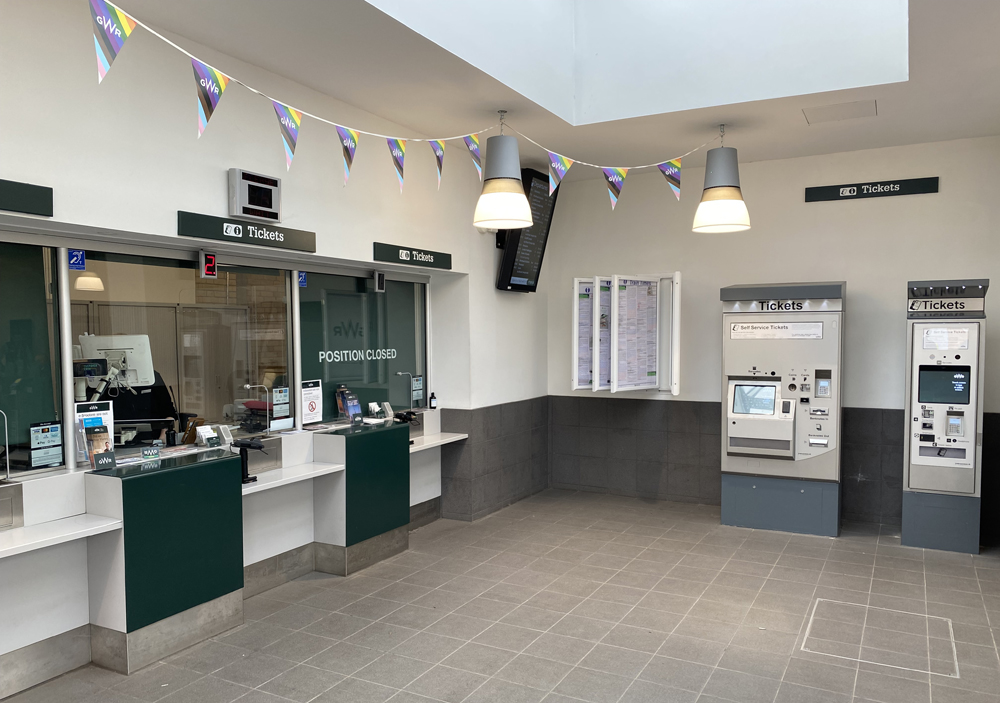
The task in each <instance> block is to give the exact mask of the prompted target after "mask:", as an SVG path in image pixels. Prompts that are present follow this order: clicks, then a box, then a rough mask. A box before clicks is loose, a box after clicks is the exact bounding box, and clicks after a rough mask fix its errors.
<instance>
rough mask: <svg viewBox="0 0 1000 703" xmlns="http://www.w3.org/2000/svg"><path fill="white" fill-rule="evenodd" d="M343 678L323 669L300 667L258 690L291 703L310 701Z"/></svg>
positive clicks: (290, 670)
mask: <svg viewBox="0 0 1000 703" xmlns="http://www.w3.org/2000/svg"><path fill="white" fill-rule="evenodd" d="M343 678H344V677H343V676H341V675H340V674H335V673H333V672H330V671H326V670H324V669H318V668H316V667H312V666H306V665H300V666H297V667H295V668H294V669H289V670H288V671H286V672H285V673H283V674H280V675H279V676H276V677H275V678H273V679H271V680H270V681H268V682H267V683H265V684H264V685H263V686H261V687H260V690H262V691H264V692H266V693H273V694H274V695H276V696H281V697H282V698H289V699H291V700H293V701H301V702H302V703H306V701H311V700H312V699H313V698H315V697H316V696H318V695H319V694H321V693H323V692H324V691H326V690H328V689H330V688H333V686H335V685H336V684H338V683H340V682H341V681H342V680H343Z"/></svg>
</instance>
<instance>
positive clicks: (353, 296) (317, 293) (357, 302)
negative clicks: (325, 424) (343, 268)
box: [299, 273, 430, 421]
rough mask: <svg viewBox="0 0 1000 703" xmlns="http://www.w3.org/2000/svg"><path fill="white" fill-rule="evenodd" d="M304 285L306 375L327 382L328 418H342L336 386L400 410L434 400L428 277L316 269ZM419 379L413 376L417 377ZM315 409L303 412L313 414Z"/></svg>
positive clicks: (301, 307)
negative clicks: (380, 278)
mask: <svg viewBox="0 0 1000 703" xmlns="http://www.w3.org/2000/svg"><path fill="white" fill-rule="evenodd" d="M306 280H307V285H306V286H305V287H304V288H300V289H299V314H300V318H301V326H302V340H301V341H302V381H303V382H304V383H308V382H309V381H316V380H318V381H321V382H322V391H323V394H322V395H323V403H322V408H323V414H322V419H323V420H324V421H331V420H335V419H337V417H338V416H339V408H338V403H337V394H336V391H337V388H338V387H340V388H342V389H346V390H347V391H349V392H351V393H353V394H355V395H356V396H357V398H358V401H359V405H360V407H361V410H362V412H363V413H364V414H365V415H368V407H369V403H379V404H381V403H385V402H387V403H389V404H390V406H391V408H392V409H393V411H394V412H399V411H401V410H406V409H408V408H410V407H414V408H421V407H426V405H427V396H428V395H429V393H430V391H429V390H428V389H427V383H426V381H427V378H426V376H427V367H426V349H427V342H426V337H427V301H426V296H427V290H426V288H427V287H426V285H425V284H423V283H412V282H407V281H393V280H387V281H386V282H385V292H384V293H376V292H375V286H374V281H373V280H372V279H371V278H367V277H366V278H361V277H354V276H340V275H332V274H316V273H310V274H308V276H307V279H306ZM411 379H412V380H411ZM308 410H309V408H308V407H307V408H305V409H304V411H305V412H306V413H308Z"/></svg>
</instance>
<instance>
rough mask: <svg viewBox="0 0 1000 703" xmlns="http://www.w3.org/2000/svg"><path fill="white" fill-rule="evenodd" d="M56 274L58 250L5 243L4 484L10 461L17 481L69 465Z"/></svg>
mask: <svg viewBox="0 0 1000 703" xmlns="http://www.w3.org/2000/svg"><path fill="white" fill-rule="evenodd" d="M56 269H57V266H56V258H55V250H54V249H49V248H47V247H36V246H29V245H26V244H9V243H0V410H2V411H3V413H4V414H5V415H6V416H7V437H8V442H9V443H8V445H7V446H6V447H3V451H4V452H6V453H8V456H6V457H3V458H2V459H0V479H2V478H3V477H4V475H5V473H6V462H7V459H9V461H10V469H11V475H12V476H16V475H18V474H21V473H23V472H25V471H31V470H42V469H49V468H53V467H58V466H61V465H63V463H64V462H63V452H62V437H61V433H60V430H61V426H60V424H59V420H60V417H59V416H60V408H61V400H60V395H59V338H58V330H59V325H58V322H57V319H58V312H57V309H56V297H57V296H56V277H55V271H56ZM2 420H3V418H2V416H0V421H2ZM0 439H2V436H0Z"/></svg>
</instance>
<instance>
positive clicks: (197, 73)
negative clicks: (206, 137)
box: [191, 59, 229, 139]
mask: <svg viewBox="0 0 1000 703" xmlns="http://www.w3.org/2000/svg"><path fill="white" fill-rule="evenodd" d="M191 66H192V67H193V68H194V79H195V81H196V82H197V85H198V138H199V139H200V138H201V135H202V134H203V133H204V132H205V127H208V121H209V120H210V119H212V115H213V114H214V113H215V108H217V107H218V106H219V100H221V99H222V94H223V93H224V92H225V90H226V86H227V85H229V76H227V75H226V74H225V73H222V72H221V71H217V70H216V69H214V68H212V67H211V66H209V65H208V64H207V63H202V62H201V61H199V60H198V59H191Z"/></svg>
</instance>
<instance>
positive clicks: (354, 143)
mask: <svg viewBox="0 0 1000 703" xmlns="http://www.w3.org/2000/svg"><path fill="white" fill-rule="evenodd" d="M335 126H336V127H337V136H339V137H340V144H341V146H343V147H344V185H345V186H346V185H347V179H348V178H350V177H351V166H352V165H353V164H354V152H355V151H356V150H357V148H358V137H360V136H361V132H359V131H357V130H356V129H348V128H347V127H341V126H340V125H335Z"/></svg>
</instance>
